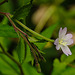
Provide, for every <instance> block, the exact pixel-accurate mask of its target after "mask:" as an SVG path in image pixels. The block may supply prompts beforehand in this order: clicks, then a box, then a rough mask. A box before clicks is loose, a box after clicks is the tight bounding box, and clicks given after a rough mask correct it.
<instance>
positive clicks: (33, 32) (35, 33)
mask: <svg viewBox="0 0 75 75" xmlns="http://www.w3.org/2000/svg"><path fill="white" fill-rule="evenodd" d="M15 21H16V22H17V23H18V24H19V25H21V26H22V27H23V28H25V29H26V30H28V31H30V32H31V33H32V34H34V35H36V36H39V37H41V38H43V39H44V40H47V41H50V42H54V40H52V39H48V38H46V37H44V36H42V35H40V34H38V33H37V32H35V31H33V30H31V29H29V28H28V27H27V26H25V25H24V24H23V23H21V22H20V21H18V20H15Z"/></svg>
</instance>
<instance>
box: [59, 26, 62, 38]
mask: <svg viewBox="0 0 75 75" xmlns="http://www.w3.org/2000/svg"><path fill="white" fill-rule="evenodd" d="M61 33H62V27H61V28H60V30H59V37H60V35H61Z"/></svg>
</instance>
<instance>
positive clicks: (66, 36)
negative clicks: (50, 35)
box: [64, 34, 73, 40]
mask: <svg viewBox="0 0 75 75" xmlns="http://www.w3.org/2000/svg"><path fill="white" fill-rule="evenodd" d="M72 37H73V36H72V34H66V35H65V37H64V39H66V40H69V39H71V38H72Z"/></svg>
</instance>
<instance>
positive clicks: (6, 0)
mask: <svg viewBox="0 0 75 75" xmlns="http://www.w3.org/2000/svg"><path fill="white" fill-rule="evenodd" d="M5 2H8V0H4V1H3V2H1V3H0V5H2V4H4V3H5Z"/></svg>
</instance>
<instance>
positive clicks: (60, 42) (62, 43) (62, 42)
mask: <svg viewBox="0 0 75 75" xmlns="http://www.w3.org/2000/svg"><path fill="white" fill-rule="evenodd" d="M59 44H61V45H63V46H66V44H67V42H65V40H64V39H61V40H59Z"/></svg>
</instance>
